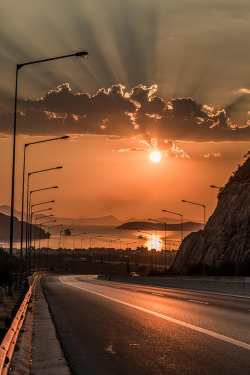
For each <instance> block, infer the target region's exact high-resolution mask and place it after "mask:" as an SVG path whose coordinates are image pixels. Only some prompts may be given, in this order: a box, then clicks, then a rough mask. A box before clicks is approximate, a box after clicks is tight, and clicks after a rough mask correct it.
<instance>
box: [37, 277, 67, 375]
mask: <svg viewBox="0 0 250 375" xmlns="http://www.w3.org/2000/svg"><path fill="white" fill-rule="evenodd" d="M35 304H36V310H35V320H34V337H33V352H32V366H31V373H32V375H70V370H69V368H68V366H67V363H66V361H65V358H64V355H63V352H62V349H61V346H60V343H59V340H58V338H57V335H56V330H55V327H54V324H53V322H52V318H51V315H50V312H49V309H48V304H47V302H46V299H45V296H44V294H43V291H42V288H41V284H40V280H39V281H38V283H37V290H36V301H35Z"/></svg>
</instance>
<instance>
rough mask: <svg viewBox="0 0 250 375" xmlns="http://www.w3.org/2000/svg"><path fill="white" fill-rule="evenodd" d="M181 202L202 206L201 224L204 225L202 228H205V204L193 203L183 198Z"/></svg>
mask: <svg viewBox="0 0 250 375" xmlns="http://www.w3.org/2000/svg"><path fill="white" fill-rule="evenodd" d="M182 202H183V203H190V204H194V205H196V206H201V207H203V212H204V218H203V226H204V228H205V225H206V206H205V204H201V203H195V202H190V201H186V200H185V199H182Z"/></svg>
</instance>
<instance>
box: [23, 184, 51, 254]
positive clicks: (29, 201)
mask: <svg viewBox="0 0 250 375" xmlns="http://www.w3.org/2000/svg"><path fill="white" fill-rule="evenodd" d="M50 189H58V186H51V187H47V188H42V189H36V190H31V191H30V198H28V199H27V202H28V204H27V213H28V220H27V221H28V225H27V229H28V228H29V214H30V204H31V195H32V194H33V193H36V192H39V191H44V190H50ZM28 241H29V232H28V230H26V256H27V253H28Z"/></svg>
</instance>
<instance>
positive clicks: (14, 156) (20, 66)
mask: <svg viewBox="0 0 250 375" xmlns="http://www.w3.org/2000/svg"><path fill="white" fill-rule="evenodd" d="M72 56H76V57H83V58H85V57H87V56H88V52H85V51H83V52H76V53H72V54H69V55H63V56H57V57H52V58H48V59H42V60H36V61H30V62H27V63H23V64H17V65H16V84H15V103H14V126H13V147H12V179H11V205H10V206H11V210H10V250H9V264H10V272H11V269H12V251H13V223H14V200H15V199H14V198H15V162H16V122H17V121H16V120H17V87H18V72H19V70H20V69H21V68H22V67H23V66H25V65H31V64H37V63H41V62H46V61H52V60H59V59H64V58H67V57H72ZM8 294H9V295H12V281H11V277H10V283H9V286H8Z"/></svg>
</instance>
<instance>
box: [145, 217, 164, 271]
mask: <svg viewBox="0 0 250 375" xmlns="http://www.w3.org/2000/svg"><path fill="white" fill-rule="evenodd" d="M148 220H150V221H156V222H157V223H161V224H164V231H165V241H164V242H165V250H164V254H165V258H164V259H165V263H164V264H165V271H166V270H167V247H166V246H167V243H166V242H167V223H166V222H165V221H160V220H155V219H148Z"/></svg>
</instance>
